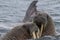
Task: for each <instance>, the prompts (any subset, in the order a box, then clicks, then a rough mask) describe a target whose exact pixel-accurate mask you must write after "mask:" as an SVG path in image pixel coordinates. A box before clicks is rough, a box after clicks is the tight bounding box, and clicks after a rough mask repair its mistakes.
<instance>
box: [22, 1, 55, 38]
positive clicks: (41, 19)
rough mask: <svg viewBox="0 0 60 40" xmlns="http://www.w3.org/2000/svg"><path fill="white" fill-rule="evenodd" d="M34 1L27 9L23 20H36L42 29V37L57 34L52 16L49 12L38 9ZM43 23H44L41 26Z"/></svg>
mask: <svg viewBox="0 0 60 40" xmlns="http://www.w3.org/2000/svg"><path fill="white" fill-rule="evenodd" d="M37 2H38V1H33V2H32V3H31V4H30V6H29V8H28V9H27V12H26V15H25V18H24V20H23V22H28V21H29V22H32V21H33V22H34V23H36V25H37V26H38V27H39V29H40V37H41V36H45V35H55V27H54V22H53V20H52V18H51V17H50V16H49V15H48V13H45V12H41V11H37V9H36V3H37ZM41 25H43V26H42V27H41Z"/></svg>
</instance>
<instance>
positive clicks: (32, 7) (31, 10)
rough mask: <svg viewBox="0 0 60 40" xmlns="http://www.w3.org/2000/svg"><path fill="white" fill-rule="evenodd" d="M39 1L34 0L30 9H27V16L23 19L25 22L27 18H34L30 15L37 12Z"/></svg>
mask: <svg viewBox="0 0 60 40" xmlns="http://www.w3.org/2000/svg"><path fill="white" fill-rule="evenodd" d="M37 2H38V1H37V0H36V1H33V2H32V3H31V4H30V6H29V7H28V9H27V11H26V15H25V17H24V20H23V22H26V21H27V20H32V19H30V17H31V15H32V14H33V13H34V14H35V13H36V11H37V10H36V3H37Z"/></svg>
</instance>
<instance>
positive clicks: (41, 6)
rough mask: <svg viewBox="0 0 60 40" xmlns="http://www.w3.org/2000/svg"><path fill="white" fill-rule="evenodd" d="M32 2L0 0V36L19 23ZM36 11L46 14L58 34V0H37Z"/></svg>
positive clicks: (28, 0) (59, 20)
mask: <svg viewBox="0 0 60 40" xmlns="http://www.w3.org/2000/svg"><path fill="white" fill-rule="evenodd" d="M32 1H33V0H0V34H4V33H6V32H7V31H9V30H10V29H12V26H13V25H15V24H16V23H20V22H21V21H22V20H23V18H24V16H25V13H26V10H27V8H28V6H29V5H30V3H31V2H32ZM37 9H38V10H40V11H41V10H43V11H46V12H48V14H49V15H51V17H52V18H53V20H54V22H55V28H56V31H57V32H60V27H59V25H60V18H59V17H60V0H39V2H38V3H37Z"/></svg>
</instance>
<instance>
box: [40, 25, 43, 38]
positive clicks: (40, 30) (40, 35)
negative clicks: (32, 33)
mask: <svg viewBox="0 0 60 40" xmlns="http://www.w3.org/2000/svg"><path fill="white" fill-rule="evenodd" d="M42 31H43V24H42V25H41V30H40V37H41V35H42Z"/></svg>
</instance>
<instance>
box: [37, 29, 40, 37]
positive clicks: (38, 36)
mask: <svg viewBox="0 0 60 40" xmlns="http://www.w3.org/2000/svg"><path fill="white" fill-rule="evenodd" d="M39 33H40V30H39V29H38V32H37V38H39V37H40V36H39Z"/></svg>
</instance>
